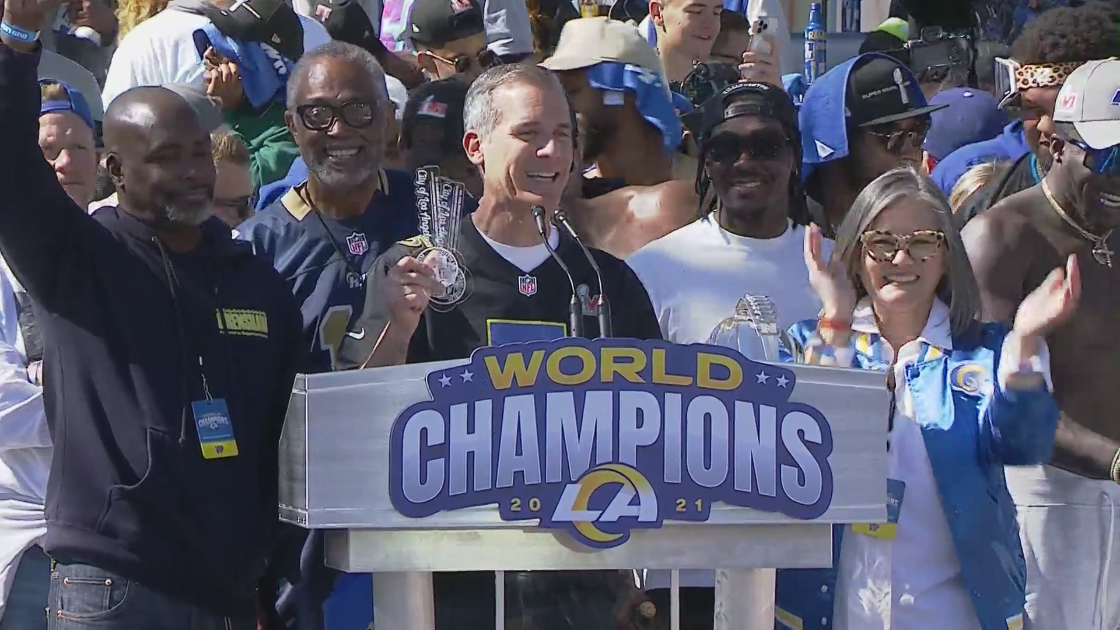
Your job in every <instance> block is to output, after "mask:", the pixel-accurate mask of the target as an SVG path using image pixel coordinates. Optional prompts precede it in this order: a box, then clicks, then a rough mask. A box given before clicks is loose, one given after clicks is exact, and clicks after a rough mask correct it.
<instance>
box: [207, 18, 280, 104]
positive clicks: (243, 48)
mask: <svg viewBox="0 0 1120 630" xmlns="http://www.w3.org/2000/svg"><path fill="white" fill-rule="evenodd" d="M199 30H201V31H202V32H203V33H205V34H206V37H208V38H209V39H210V44H211V45H212V46H213V47H214V52H216V53H218V54H219V55H221V56H222V57H225V58H226V59H228V60H230V61H232V62H234V63H236V64H237V69H238V71H239V72H240V73H241V89H242V90H243V91H244V92H245V98H247V99H248V100H249V104H251V105H252V106H253V107H254V108H256V109H261V108H263V107H265V106H267V105H268V104H269V103H272V102H273V101H275V102H277V103H280V104H284V87H285V85H287V83H288V77H289V76H290V75H291V73H292V68H293V67H294V66H295V63H293V62H292V60H291V59H288V58H286V57H283V56H282V55H280V53H278V52H276V49H274V48H272V47H271V46H267V45H265V44H259V43H256V42H242V41H238V40H236V39H233V38H231V37H227V36H226V35H225V34H223V33H222V32H221V31H219V30H218V28H217V27H216V26H214V25H213V24H207V25H206V26H204V27H203V28H201V29H199Z"/></svg>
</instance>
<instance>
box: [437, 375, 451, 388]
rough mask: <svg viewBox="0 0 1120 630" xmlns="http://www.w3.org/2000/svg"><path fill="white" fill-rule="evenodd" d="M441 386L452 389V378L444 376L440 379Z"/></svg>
mask: <svg viewBox="0 0 1120 630" xmlns="http://www.w3.org/2000/svg"><path fill="white" fill-rule="evenodd" d="M439 384H440V385H442V386H444V387H451V377H450V376H448V375H446V374H444V375H443V376H441V377H439Z"/></svg>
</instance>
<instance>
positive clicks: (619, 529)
mask: <svg viewBox="0 0 1120 630" xmlns="http://www.w3.org/2000/svg"><path fill="white" fill-rule="evenodd" d="M660 524H661V519H660V517H659V516H658V510H657V494H656V493H654V491H653V486H652V485H651V484H650V482H649V480H648V479H646V478H645V476H644V475H642V473H640V472H638V470H637V469H635V468H633V467H631V466H627V465H626V464H618V463H615V464H603V465H601V466H596V467H595V468H592V469H590V470H588V471H587V472H585V473H584V474H583V476H582V477H580V478H579V480H578V481H576V482H575V483H571V484H568V485H567V486H565V487H564V492H563V494H561V495H560V501H559V503H557V505H556V510H555V512H554V513H553V515H552V518H551V519H550V523H549V524H548V525H547V526H548V527H556V528H564V529H567V530H568V531H569V532H570V533H571V534H572V536H574V537H575V538H576V539H577V540H579V541H581V542H583V543H584V544H586V545H588V546H590V547H596V548H599V549H609V548H611V547H617V546H619V545H621V544H623V543H625V542H626V541H627V540H629V539H630V530H631V529H634V528H643V527H645V528H653V527H658V526H659V525H660Z"/></svg>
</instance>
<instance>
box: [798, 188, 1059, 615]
mask: <svg viewBox="0 0 1120 630" xmlns="http://www.w3.org/2000/svg"><path fill="white" fill-rule="evenodd" d="M805 264H806V266H807V267H808V269H809V277H810V282H811V284H812V286H813V289H814V290H815V291H816V293H817V295H818V296H819V297H820V298H821V301H822V303H823V304H824V309H823V311H822V314H821V316H820V318H819V319H817V320H808V321H803V322H800V323H798V324H796V325H794V326H793V327H792V328H791V329H790V338H791V341H792V345H793V346H794V347H793V348H792V349H791V354H792V355H793V357H791V358H793V359H796V360H798V361H801V362H807V363H817V364H824V365H837V366H841V367H855V368H858V369H864V370H879V371H883V372H886V374H887V379H886V380H887V386H888V388H889V389H890V390H891V391H892V392H893V396H892V400H891V404H890V408H889V410H868V413H876V414H877V413H881V412H882V411H886V412H887V418H888V421H887V423H886V424H887V425H888V427H889V429H888V431H889V433H888V438H887V444H886V445H885V446H886V448H887V449H888V470H887V471H886V472H887V483H886V486H887V497H888V500H887V517H888V522H887V523H885V524H875V525H851V526H845V527H843V528H839V527H838V528H837V530H836V532H835V533H836V538H835V540H837V541H838V544H837V545H836V547H835V548H836V549H837V551H838V555H837V556H836V558H834V563H833V566H834V568H833V569H827V570H811V571H807V570H801V571H786V572H782V574H781V575H780V577H779V580H778V600H777V606H778V609H779V610H778V617H779V619H782V618H783V615H784V616H787V624H788V623H791V622H792V618H793V617H798V618H801V619H805V620H809V619H812V620H814V625H815V620H817V619H825V618H829V617H833V615H834V613H835V618H834V622H835V623H834V627H835V628H839V629H846V628H850V629H852V630H855V629H858V630H868V629H876V628H892V629H893V630H926V629H928V628H952V629H953V630H977V629H980V630H997V629H998V630H1006V629H1007V628H1021V627H1022V625H1020V624H1021V623H1022V621H1023V608H1024V600H1025V595H1024V586H1025V584H1024V582H1025V575H1026V567H1025V564H1024V561H1023V555H1022V551H1021V549H1020V544H1019V536H1018V533H1017V530H1016V526H1015V509H1014V506H1013V505H1012V502H1011V497H1010V496H1009V495H1008V492H1007V488H1006V484H1005V481H1004V473H1003V467H1004V466H1005V465H1007V466H1013V465H1026V464H1034V463H1039V462H1045V461H1046V460H1047V459H1048V458H1049V457H1050V451H1051V446H1052V444H1053V440H1054V431H1055V427H1056V425H1057V420H1058V411H1057V408H1056V405H1055V403H1054V400H1053V398H1052V396H1051V393H1050V384H1049V365H1048V352H1047V349H1046V345H1045V342H1044V341H1043V337H1044V336H1045V334H1046V333H1047V332H1048V331H1050V330H1051V329H1052V328H1053V327H1055V326H1056V325H1058V324H1059V323H1060V322H1062V321H1063V320H1065V319H1066V318H1067V317H1069V316H1070V314H1071V313H1072V312H1073V310H1074V308H1075V306H1076V303H1077V300H1078V295H1079V291H1080V281H1079V275H1078V270H1077V263H1076V262H1075V261H1074V260H1073V259H1070V260H1069V261H1068V265H1067V267H1066V269H1055V270H1053V271H1052V272H1051V273H1050V275H1049V276H1048V277H1047V279H1046V280H1045V282H1043V283H1042V285H1041V286H1040V287H1039V288H1038V289H1037V290H1036V291H1034V292H1033V293H1032V294H1031V295H1030V296H1029V297H1028V298H1027V299H1026V300H1025V301H1024V302H1023V305H1022V306H1021V307H1020V308H1019V311H1018V313H1017V314H1016V316H1015V320H1014V321H1015V323H1014V325H1013V326H1012V327H1011V328H1010V330H1009V329H1007V328H1006V327H1005V326H1002V325H998V324H982V323H981V322H980V312H981V308H980V292H979V289H978V288H977V285H976V280H975V278H974V277H973V274H972V269H971V267H970V266H969V262H968V258H967V256H966V255H965V251H964V246H963V245H962V243H961V239H960V235H959V233H958V232H957V230H956V229H955V227H954V223H953V220H952V214H951V211H950V209H949V206H948V204H947V203H946V201H945V198H944V197H943V196H942V194H941V193H940V191H939V190H938V189H937V187H936V186H935V185H934V184H933V182H931V181H930V180H929V179H928V178H926V177H925V176H923V175H921V174H919V173H918V172H916V171H915V170H913V169H912V168H909V167H904V168H898V169H895V170H892V171H889V172H887V173H886V174H884V175H882V176H881V177H879V178H878V179H876V180H875V181H874V182H872V183H871V184H870V185H869V186H867V187H866V188H865V189H864V190H863V192H861V193H860V195H859V196H858V197H857V199H856V201H855V203H854V204H853V206H852V208H851V211H850V212H849V213H848V214H847V216H846V217H845V219H844V221H843V223H842V224H841V225H840V227H839V230H838V235H837V239H836V246H835V250H834V253H833V255H832V257H831V259H830V260H824V259H823V257H822V254H821V234H820V231H819V230H818V229H817V228H816V226H813V227H811V228H810V230H809V231H808V232H807V234H806V238H805ZM806 623H807V622H806ZM794 625H797V624H794Z"/></svg>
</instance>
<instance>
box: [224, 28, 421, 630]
mask: <svg viewBox="0 0 1120 630" xmlns="http://www.w3.org/2000/svg"><path fill="white" fill-rule="evenodd" d="M287 105H288V110H287V112H286V114H285V121H286V122H287V125H288V129H289V130H291V132H292V136H293V137H294V138H295V141H296V145H298V146H299V150H300V154H301V156H302V159H303V162H304V163H306V165H307V170H308V175H307V180H306V181H305V182H303V183H300V184H298V185H296V186H295V187H294V188H292V189H290V190H289V191H288V192H287V193H285V194H283V195H282V196H281V197H280V199H279V200H278V201H276V202H275V203H273V204H272V205H270V206H269V207H267V208H265V209H264V210H262V211H261V212H260V213H258V214H257V215H255V216H253V217H252V218H251V219H249V220H248V221H246V222H245V223H243V224H241V225H240V226H239V227H238V230H237V232H238V233H239V236H240V238H242V239H245V240H248V241H250V242H252V243H253V245H254V248H255V250H256V252H257V253H258V254H259V255H263V256H265V257H266V258H267V259H268V260H269V261H270V262H271V263H272V265H273V266H274V267H275V268H276V269H277V271H279V272H280V274H281V275H282V276H283V277H284V279H285V280H286V281H287V283H288V286H289V288H290V289H291V291H292V293H293V294H295V295H296V296H297V298H298V299H299V300H300V302H301V304H300V308H301V311H302V313H303V338H304V345H305V347H306V348H307V349H308V350H309V351H310V355H311V360H310V365H309V366H308V368H307V370H306V371H307V372H326V371H330V370H331V369H332V368H333V367H334V365H335V361H336V358H337V357H336V354H337V351H338V347H339V345H340V344H341V343H342V339H343V336H344V335H345V334H346V331H347V330H348V327H349V326H350V324H351V321H352V320H353V318H354V316H355V314H356V312H358V311H360V307H361V305H362V302H363V299H364V297H365V276H366V273H367V272H368V271H369V270H370V268H371V265H372V264H373V262H374V260H375V259H376V258H377V257H378V256H379V255H380V254H381V253H382V252H384V251H385V250H386V249H388V248H389V247H390V246H391V245H393V244H394V243H396V242H397V241H399V240H401V239H405V238H408V237H410V236H413V235H415V234H416V233H417V230H418V226H417V217H416V206H415V196H414V193H413V183H412V177H411V176H410V175H409V174H408V173H406V172H403V171H390V170H385V169H382V168H380V166H381V158H382V151H383V150H384V146H385V142H384V133H385V126H386V112H387V111H388V110H389V96H388V92H387V90H386V87H385V75H384V72H383V71H382V69H381V66H380V65H379V64H378V63H377V60H376V59H374V57H373V55H371V54H370V53H369V52H367V51H365V50H364V49H361V48H358V47H357V46H353V45H351V44H346V43H342V42H331V43H330V44H327V45H325V46H321V47H319V48H316V49H315V50H312V51H310V52H308V53H306V54H304V56H303V57H302V58H301V59H300V61H299V63H297V64H296V67H295V69H294V70H293V71H292V77H291V79H290V80H289V82H288V93H287ZM283 530H284V532H285V538H284V540H283V541H282V544H281V546H280V550H279V551H278V552H277V554H276V556H275V557H274V562H273V564H272V567H271V568H272V575H274V576H282V579H280V580H278V581H280V585H279V590H280V594H279V597H278V599H277V610H278V612H279V614H280V617H281V619H282V620H283V621H284V622H285V623H287V624H289V625H288V627H298V628H300V630H323V628H325V627H327V625H326V624H327V622H326V621H324V618H323V607H322V606H323V603H324V601H325V600H326V599H327V597H328V596H329V595H330V593H331V589H332V585H333V583H334V579H335V577H336V576H337V573H336V572H334V571H332V570H329V569H327V568H326V566H325V565H324V564H323V551H322V546H321V544H322V539H321V535H319V534H312V535H311V536H308V535H307V533H306V532H304V531H303V530H299V529H297V528H295V527H284V528H283ZM293 575H294V576H298V579H293V578H292V576H293Z"/></svg>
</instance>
